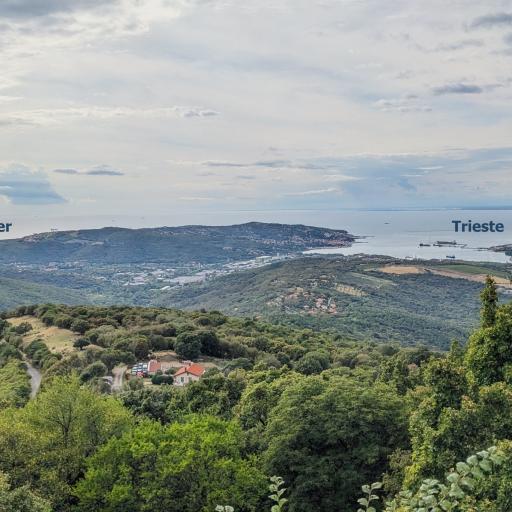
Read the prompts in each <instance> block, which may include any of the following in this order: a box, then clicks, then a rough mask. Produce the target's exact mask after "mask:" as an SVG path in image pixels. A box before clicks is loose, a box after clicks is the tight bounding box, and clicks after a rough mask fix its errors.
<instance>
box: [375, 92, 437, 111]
mask: <svg viewBox="0 0 512 512" xmlns="http://www.w3.org/2000/svg"><path fill="white" fill-rule="evenodd" d="M417 99H418V97H417V96H416V95H414V94H408V95H407V96H405V97H404V98H397V99H380V100H378V101H376V102H375V103H374V107H375V108H377V109H379V110H381V111H382V112H431V111H432V107H430V106H429V105H423V104H420V103H418V102H417V101H416V100H417Z"/></svg>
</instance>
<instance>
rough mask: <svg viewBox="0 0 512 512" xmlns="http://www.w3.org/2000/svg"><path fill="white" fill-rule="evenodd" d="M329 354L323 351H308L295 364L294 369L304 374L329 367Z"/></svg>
mask: <svg viewBox="0 0 512 512" xmlns="http://www.w3.org/2000/svg"><path fill="white" fill-rule="evenodd" d="M329 365H330V362H329V354H327V353H325V352H320V351H316V352H308V353H307V354H306V355H305V356H304V357H303V358H301V359H300V360H299V361H298V362H297V364H296V365H295V369H296V370H297V371H298V372H300V373H303V374H304V375H313V374H315V373H321V372H323V371H324V370H327V368H329Z"/></svg>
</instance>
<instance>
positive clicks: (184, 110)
mask: <svg viewBox="0 0 512 512" xmlns="http://www.w3.org/2000/svg"><path fill="white" fill-rule="evenodd" d="M173 110H174V111H175V112H177V113H178V115H179V116H180V117H183V118H187V117H215V116H219V115H220V112H217V111H216V110H211V109H203V108H200V107H180V106H176V107H173Z"/></svg>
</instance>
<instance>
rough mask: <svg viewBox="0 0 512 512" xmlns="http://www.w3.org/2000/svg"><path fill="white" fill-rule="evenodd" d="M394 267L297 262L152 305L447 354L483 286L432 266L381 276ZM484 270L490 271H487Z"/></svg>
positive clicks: (469, 323) (185, 290)
mask: <svg viewBox="0 0 512 512" xmlns="http://www.w3.org/2000/svg"><path fill="white" fill-rule="evenodd" d="M397 262H398V263H400V262H399V260H393V259H391V258H385V257H370V256H366V257H353V258H345V257H308V258H300V259H295V260H290V261H284V262H279V263H276V264H273V265H269V266H266V267H262V268H258V269H254V270H248V271H244V272H238V273H234V274H230V275H227V276H223V277H220V278H217V279H213V280H210V281H207V282H205V283H203V284H194V285H187V286H183V287H181V288H174V289H171V290H169V291H168V292H166V293H164V294H160V295H159V296H158V298H156V297H155V299H154V301H155V304H157V305H172V306H174V307H180V308H188V309H196V308H200V307H204V308H207V309H211V308H213V309H219V310H221V311H223V312H225V313H227V314H234V315H258V316H261V317H263V318H266V319H269V320H271V321H278V322H282V323H287V324H291V325H296V326H303V327H311V328H314V329H331V330H335V331H337V332H340V333H342V334H343V335H344V336H349V337H352V338H354V339H373V340H387V341H390V340H393V341H399V342H401V343H402V344H411V345H412V344H417V343H426V344H428V345H429V346H434V347H439V348H443V349H446V348H448V347H449V345H450V343H451V341H452V340H453V339H458V340H463V339H464V338H465V337H466V336H467V334H468V332H469V331H470V330H471V329H472V328H474V326H475V324H476V322H477V318H478V309H479V299H478V295H479V292H480V290H481V288H482V284H481V283H479V282H476V281H471V280H467V279H463V278H454V277H447V276H446V275H438V274H436V273H434V271H435V268H434V267H436V266H435V265H433V264H432V263H428V262H422V263H423V265H424V266H425V265H427V266H428V265H430V266H431V267H432V269H431V270H425V271H423V272H422V273H404V274H401V275H398V274H391V273H386V272H384V271H383V270H382V267H383V266H384V265H386V264H390V263H395V264H396V263H397ZM405 264H406V263H405ZM438 265H439V264H438ZM459 266H460V267H462V268H464V264H460V265H459ZM436 268H437V267H436ZM447 268H448V266H447ZM441 269H444V265H442V266H441ZM486 270H488V271H489V272H491V271H492V269H490V268H487V267H483V270H482V271H483V272H485V271H486ZM458 272H459V273H460V269H459V270H458ZM470 275H471V274H470Z"/></svg>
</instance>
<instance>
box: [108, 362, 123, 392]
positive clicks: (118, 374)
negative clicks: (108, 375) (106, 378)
mask: <svg viewBox="0 0 512 512" xmlns="http://www.w3.org/2000/svg"><path fill="white" fill-rule="evenodd" d="M126 370H127V367H126V366H116V367H115V368H114V369H113V370H112V375H113V377H114V381H113V382H112V391H114V392H115V391H121V388H122V387H123V382H124V374H125V373H126Z"/></svg>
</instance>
